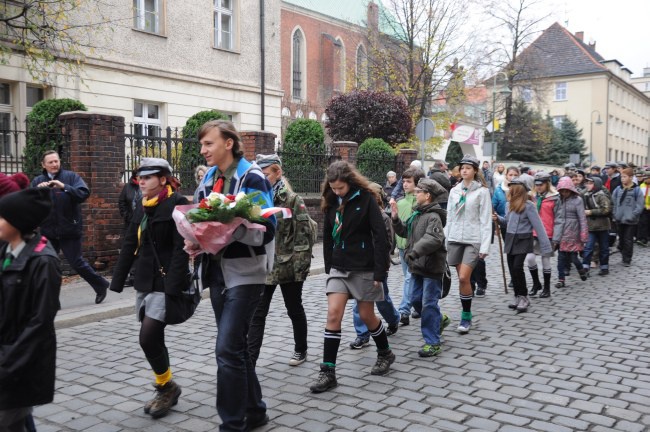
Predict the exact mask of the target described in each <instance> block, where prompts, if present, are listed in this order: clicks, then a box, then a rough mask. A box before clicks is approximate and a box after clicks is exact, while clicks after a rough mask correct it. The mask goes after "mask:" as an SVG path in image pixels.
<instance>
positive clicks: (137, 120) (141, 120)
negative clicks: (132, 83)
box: [133, 100, 163, 137]
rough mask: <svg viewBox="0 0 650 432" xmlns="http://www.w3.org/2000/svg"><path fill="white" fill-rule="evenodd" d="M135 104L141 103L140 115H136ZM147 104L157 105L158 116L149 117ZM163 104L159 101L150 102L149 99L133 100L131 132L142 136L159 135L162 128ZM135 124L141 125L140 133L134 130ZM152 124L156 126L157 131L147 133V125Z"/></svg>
mask: <svg viewBox="0 0 650 432" xmlns="http://www.w3.org/2000/svg"><path fill="white" fill-rule="evenodd" d="M136 104H142V116H140V117H138V116H136V114H135V108H136ZM149 105H155V106H157V107H158V118H155V119H154V118H149ZM162 117H163V104H162V103H160V102H150V101H142V100H134V101H133V126H134V129H133V132H134V134H136V135H142V136H152V137H153V136H155V137H159V136H161V135H162V129H163V121H162ZM136 125H142V133H141V134H137V133H136V132H135V127H136ZM151 126H154V127H157V133H155V134H151V133H149V127H151Z"/></svg>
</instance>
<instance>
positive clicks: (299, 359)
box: [289, 351, 307, 366]
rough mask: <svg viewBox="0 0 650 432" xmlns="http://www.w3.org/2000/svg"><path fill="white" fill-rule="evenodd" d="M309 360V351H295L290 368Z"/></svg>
mask: <svg viewBox="0 0 650 432" xmlns="http://www.w3.org/2000/svg"><path fill="white" fill-rule="evenodd" d="M306 360H307V351H303V352H299V351H295V352H294V353H293V355H292V356H291V359H290V360H289V366H298V365H301V364H303V363H304V362H305V361H306Z"/></svg>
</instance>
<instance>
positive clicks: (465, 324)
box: [456, 319, 472, 334]
mask: <svg viewBox="0 0 650 432" xmlns="http://www.w3.org/2000/svg"><path fill="white" fill-rule="evenodd" d="M471 327H472V321H471V320H466V319H463V320H460V324H459V325H458V328H457V329H456V331H457V332H458V333H460V334H467V333H469V329H470V328H471Z"/></svg>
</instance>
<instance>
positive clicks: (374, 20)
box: [367, 1, 379, 31]
mask: <svg viewBox="0 0 650 432" xmlns="http://www.w3.org/2000/svg"><path fill="white" fill-rule="evenodd" d="M367 25H368V28H369V29H370V30H375V31H378V30H379V6H377V3H374V2H372V1H370V2H369V3H368V23H367Z"/></svg>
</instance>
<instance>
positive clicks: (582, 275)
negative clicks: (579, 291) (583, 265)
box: [578, 269, 589, 282]
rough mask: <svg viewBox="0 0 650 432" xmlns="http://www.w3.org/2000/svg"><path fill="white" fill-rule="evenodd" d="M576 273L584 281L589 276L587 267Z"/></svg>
mask: <svg viewBox="0 0 650 432" xmlns="http://www.w3.org/2000/svg"><path fill="white" fill-rule="evenodd" d="M578 274H579V275H580V280H581V281H583V282H584V281H586V280H587V278H589V269H582V270H580V271H579V272H578Z"/></svg>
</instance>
